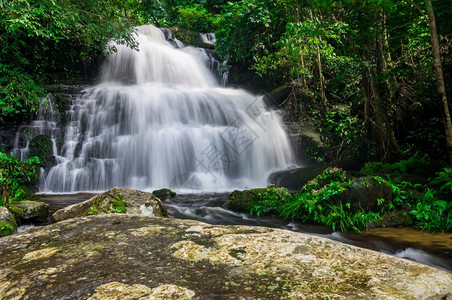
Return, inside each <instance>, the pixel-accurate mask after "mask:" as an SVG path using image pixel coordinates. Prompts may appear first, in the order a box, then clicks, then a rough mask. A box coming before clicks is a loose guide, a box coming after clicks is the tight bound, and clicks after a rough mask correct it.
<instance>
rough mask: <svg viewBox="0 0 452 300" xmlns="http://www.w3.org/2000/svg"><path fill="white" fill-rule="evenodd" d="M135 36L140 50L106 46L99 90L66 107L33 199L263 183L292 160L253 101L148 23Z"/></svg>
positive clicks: (278, 131)
mask: <svg viewBox="0 0 452 300" xmlns="http://www.w3.org/2000/svg"><path fill="white" fill-rule="evenodd" d="M136 34H137V36H136V39H137V41H138V43H139V51H136V50H132V49H130V48H127V47H125V46H123V45H116V44H112V46H115V47H116V48H117V52H116V53H115V54H113V55H111V56H110V57H109V58H108V60H107V61H106V63H105V65H104V66H103V69H102V74H101V83H100V84H99V85H96V86H93V87H90V88H87V89H85V90H84V91H83V92H82V94H81V95H80V96H79V97H77V98H75V99H73V100H72V103H71V106H70V109H69V111H68V112H67V114H68V118H69V121H68V123H67V125H66V127H65V128H64V129H63V131H64V138H63V142H62V143H61V145H60V146H59V147H58V148H57V149H55V151H56V153H55V156H56V157H57V161H58V164H57V165H56V166H54V167H52V168H51V169H50V170H49V171H48V172H47V173H46V174H45V176H44V178H42V184H41V191H42V192H74V191H99V190H106V189H108V188H111V187H114V186H124V187H133V188H137V189H145V190H146V189H153V188H161V187H171V188H176V189H193V188H196V189H202V190H221V189H232V188H245V187H255V186H265V184H266V178H267V175H268V173H269V172H270V171H272V170H274V169H279V168H283V167H285V166H287V165H289V164H292V163H293V162H294V159H293V155H292V151H291V148H290V144H289V141H288V138H287V136H286V133H285V131H284V129H283V128H282V126H281V121H280V117H279V116H278V113H277V112H274V111H269V110H268V109H267V108H266V106H265V104H264V102H263V100H262V97H260V96H255V95H252V94H250V93H248V92H246V91H244V90H240V89H231V88H224V87H222V86H220V84H219V83H218V80H217V79H216V78H215V76H214V75H213V74H212V72H211V71H210V70H209V69H208V68H207V67H206V65H205V58H204V59H203V57H202V55H199V51H192V50H187V49H185V50H184V49H177V48H175V47H174V46H173V45H172V44H171V43H170V42H168V41H167V40H166V39H165V36H164V34H163V32H162V31H161V30H159V29H157V28H156V27H154V26H152V25H145V26H140V27H138V28H137V33H136Z"/></svg>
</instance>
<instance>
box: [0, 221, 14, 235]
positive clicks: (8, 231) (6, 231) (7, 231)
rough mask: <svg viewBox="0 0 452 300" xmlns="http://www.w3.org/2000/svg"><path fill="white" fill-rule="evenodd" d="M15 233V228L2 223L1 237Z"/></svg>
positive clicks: (0, 223)
mask: <svg viewBox="0 0 452 300" xmlns="http://www.w3.org/2000/svg"><path fill="white" fill-rule="evenodd" d="M12 233H14V227H13V226H12V225H11V224H9V223H5V222H0V237H2V236H7V235H10V234H12Z"/></svg>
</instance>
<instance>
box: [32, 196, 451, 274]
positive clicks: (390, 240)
mask: <svg viewBox="0 0 452 300" xmlns="http://www.w3.org/2000/svg"><path fill="white" fill-rule="evenodd" d="M94 195H95V194H92V193H77V194H41V195H39V198H40V199H41V201H43V202H46V203H47V204H49V206H50V214H53V213H54V212H55V211H56V210H58V209H61V208H64V207H66V206H68V205H71V204H75V203H79V202H81V201H84V200H87V199H89V198H91V197H92V196H94ZM228 195H229V193H195V194H188V193H187V194H178V195H177V196H175V197H173V198H170V199H167V200H165V201H164V203H165V205H166V207H167V209H168V214H169V216H170V217H171V218H179V219H192V220H198V221H201V222H205V223H208V224H214V225H250V226H266V227H273V228H280V229H287V230H292V231H296V232H302V233H306V234H310V235H315V236H320V237H324V238H328V239H331V240H336V241H339V242H342V243H346V244H350V245H354V246H358V247H362V248H367V249H372V250H375V251H379V252H383V253H386V254H389V255H393V256H397V257H401V258H405V259H410V260H414V261H417V262H419V263H422V264H425V265H429V266H432V267H434V268H438V269H441V270H444V271H447V272H449V273H452V233H429V232H421V231H419V230H416V229H412V228H374V229H371V230H368V231H366V232H362V233H345V234H344V233H338V232H332V231H331V229H329V228H327V227H324V226H319V225H312V224H302V223H300V222H294V221H291V222H290V221H287V220H283V219H281V218H279V217H275V216H266V217H256V216H251V215H249V214H246V213H237V212H233V211H230V210H228V209H226V199H227V197H228Z"/></svg>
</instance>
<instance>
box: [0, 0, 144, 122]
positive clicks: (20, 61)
mask: <svg viewBox="0 0 452 300" xmlns="http://www.w3.org/2000/svg"><path fill="white" fill-rule="evenodd" d="M136 7H139V5H138V1H135V0H130V1H120V0H113V1H108V2H103V3H102V5H99V2H97V1H92V0H83V1H68V0H63V1H53V0H40V1H30V0H15V1H9V2H8V7H7V8H6V9H0V44H1V45H2V48H1V55H0V78H1V79H0V103H1V106H0V107H1V108H0V112H1V115H2V117H3V118H4V117H9V118H10V119H11V118H12V117H14V118H15V117H16V116H20V117H22V118H24V117H23V115H27V114H28V113H30V112H31V113H33V112H34V111H36V110H37V108H38V105H39V100H38V99H39V98H40V97H41V96H42V89H41V88H39V84H40V83H41V81H42V80H45V79H47V80H51V79H49V78H52V79H53V78H55V76H54V73H59V74H63V75H64V76H74V75H77V74H80V73H81V72H86V68H87V65H89V64H90V63H91V61H92V60H93V59H92V58H93V57H96V56H98V55H99V54H100V53H101V51H102V50H103V49H104V47H108V46H107V41H108V40H109V39H110V38H113V39H115V40H116V41H117V42H118V43H123V44H127V45H130V46H132V47H133V46H136V44H135V41H134V40H133V38H132V36H131V35H130V33H131V31H132V26H133V25H134V23H136V22H138V19H139V18H138V15H137V14H136V13H135V12H133V13H132V14H130V15H129V13H128V11H129V10H131V11H134V9H135V8H136ZM109 50H114V49H109ZM52 75H53V76H52ZM84 75H86V73H85V74H84Z"/></svg>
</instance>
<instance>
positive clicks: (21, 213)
mask: <svg viewBox="0 0 452 300" xmlns="http://www.w3.org/2000/svg"><path fill="white" fill-rule="evenodd" d="M9 211H10V212H11V213H12V214H13V216H14V219H15V220H16V223H18V224H19V223H20V221H21V220H22V218H23V217H24V215H25V212H24V211H23V210H22V209H20V208H19V207H17V206H14V205H10V206H9Z"/></svg>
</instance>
